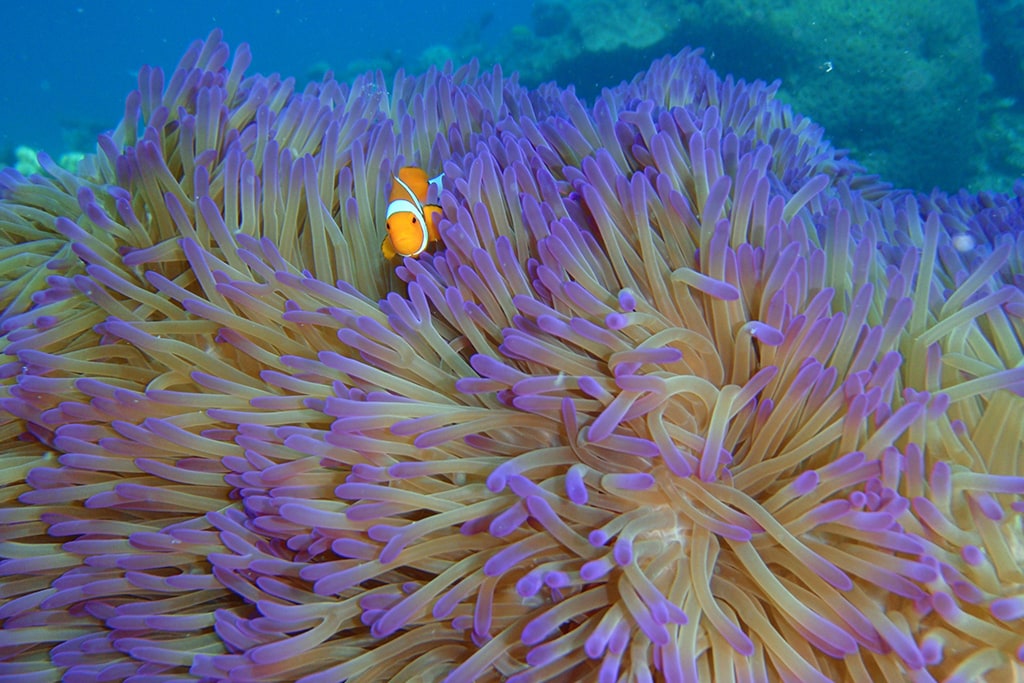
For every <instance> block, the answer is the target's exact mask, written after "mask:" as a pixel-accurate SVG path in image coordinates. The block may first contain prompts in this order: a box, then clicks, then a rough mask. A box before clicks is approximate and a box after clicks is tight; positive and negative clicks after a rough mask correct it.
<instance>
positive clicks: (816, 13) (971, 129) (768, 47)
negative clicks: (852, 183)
mask: <svg viewBox="0 0 1024 683" xmlns="http://www.w3.org/2000/svg"><path fill="white" fill-rule="evenodd" d="M510 42H511V43H512V47H510V49H508V50H505V51H503V52H505V53H506V54H503V55H502V57H503V61H504V63H505V64H507V65H508V66H511V67H513V68H516V69H521V70H522V71H523V73H524V76H525V77H526V79H527V80H528V82H540V81H542V80H547V79H552V78H553V79H556V80H558V81H559V82H563V83H574V84H577V86H578V87H581V88H582V92H583V94H585V95H593V94H596V93H597V92H598V90H599V88H600V87H601V86H604V85H610V84H611V83H615V82H617V81H618V80H619V79H623V78H628V77H630V76H631V75H632V74H633V73H635V71H637V70H639V69H641V68H643V65H645V64H646V63H647V62H648V61H650V60H651V59H652V58H653V57H655V56H658V55H661V54H664V53H666V52H672V51H675V50H677V49H678V48H679V47H680V46H682V45H687V44H690V45H701V46H704V47H706V48H708V50H709V51H711V52H713V54H714V59H715V61H714V65H715V66H716V67H717V68H719V69H722V70H726V71H729V72H732V73H739V74H743V75H745V76H748V77H759V78H766V79H774V78H781V79H782V82H783V83H784V88H785V92H786V95H787V97H789V98H791V101H792V103H793V104H794V106H795V107H796V108H797V109H799V110H800V111H802V112H803V113H804V114H806V115H808V116H811V117H813V118H814V119H815V120H816V121H818V122H820V123H821V124H822V125H824V126H825V127H826V129H827V130H828V132H829V136H830V137H831V138H832V139H833V140H834V141H835V142H836V143H837V144H840V145H843V146H846V147H849V148H851V149H852V150H854V152H855V153H856V154H857V155H858V158H859V159H860V161H861V162H862V163H864V164H865V165H866V166H868V167H869V168H871V169H872V170H874V171H876V172H879V173H881V174H883V175H885V177H887V178H888V179H890V180H892V181H894V182H896V183H897V184H899V185H901V186H903V187H910V188H917V189H921V190H928V189H930V188H932V187H933V186H939V187H942V188H943V189H946V190H952V189H956V188H958V187H962V186H964V185H966V184H967V183H968V182H969V181H970V180H971V179H972V174H973V173H974V172H975V171H976V170H977V169H976V168H975V167H974V165H973V163H972V160H973V157H974V155H975V154H976V153H977V152H978V149H979V148H978V140H977V138H976V135H975V131H976V129H977V128H978V125H979V120H978V107H979V101H978V100H979V96H980V95H982V94H983V93H984V92H986V91H987V89H988V88H989V87H990V83H989V79H987V78H986V76H985V74H984V72H983V70H982V40H981V32H980V24H979V19H978V16H977V11H976V8H975V5H974V3H973V2H969V1H968V0H959V1H957V2H951V3H945V4H943V7H942V11H935V7H934V4H933V3H929V2H926V1H924V0H915V1H913V2H905V3H887V4H877V3H875V4H870V3H867V4H866V3H857V2H845V1H841V0H798V1H797V2H768V1H763V2H755V3H751V2H749V0H706V1H704V2H693V1H687V0H653V1H649V0H643V1H642V2H641V1H635V2H628V1H627V2H608V3H593V2H585V1H584V0H570V1H568V2H563V1H562V0H541V1H540V2H538V3H536V4H535V9H534V32H533V33H532V34H530V33H527V34H525V35H524V34H523V33H522V32H520V34H518V35H517V36H515V37H514V39H513V38H510Z"/></svg>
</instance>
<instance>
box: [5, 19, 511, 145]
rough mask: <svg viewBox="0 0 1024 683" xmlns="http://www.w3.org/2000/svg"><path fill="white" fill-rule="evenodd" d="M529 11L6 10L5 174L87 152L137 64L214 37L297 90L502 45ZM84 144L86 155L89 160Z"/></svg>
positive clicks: (167, 65) (118, 105) (167, 57)
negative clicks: (42, 157)
mask: <svg viewBox="0 0 1024 683" xmlns="http://www.w3.org/2000/svg"><path fill="white" fill-rule="evenodd" d="M529 11H530V3H521V2H511V3H508V2H506V3H497V2H495V3H490V2H477V1H475V0H434V1H432V2H429V3H427V2H419V3H413V2H398V3H377V2H352V1H351V0H346V1H344V2H303V1H301V0H299V1H294V0H289V1H288V2H270V1H268V0H250V1H249V2H246V3H235V2H224V1H223V0H212V1H211V0H176V1H175V2H173V3H138V2H126V1H123V0H116V1H112V2H79V3H75V2H57V3H47V2H23V1H17V2H5V3H3V4H2V8H0V44H2V45H3V46H4V50H3V68H0V164H6V163H10V161H11V160H12V155H13V151H14V149H15V148H16V147H17V146H19V145H27V146H29V147H32V148H35V149H44V150H47V151H48V152H50V153H51V154H54V155H58V154H60V153H61V152H64V151H71V150H82V151H87V150H88V149H91V145H92V144H93V143H94V138H95V134H96V133H98V132H101V131H103V130H106V129H109V128H112V127H114V125H115V124H116V123H117V121H118V120H119V119H120V118H121V114H122V109H123V106H124V98H125V95H127V93H128V92H129V91H130V90H132V89H133V88H134V87H135V85H136V74H137V72H138V69H139V67H140V66H142V65H144V64H152V65H156V66H160V67H162V68H163V69H164V71H165V72H169V71H170V70H172V69H173V68H174V66H175V65H176V64H177V61H178V59H179V58H180V56H181V54H182V53H183V52H184V51H185V49H186V48H187V47H188V45H189V44H190V43H191V42H192V41H193V40H196V39H202V38H205V37H206V35H207V34H208V33H209V32H210V30H212V29H213V28H215V27H220V28H222V29H223V30H224V37H225V40H226V41H227V42H228V43H229V44H231V45H232V46H235V45H237V44H239V43H241V42H247V43H249V44H250V46H251V48H252V53H253V62H252V66H251V67H250V73H255V72H257V71H258V72H261V73H271V72H279V73H281V74H283V75H286V76H295V77H296V79H297V80H299V81H300V83H301V82H302V81H303V80H304V79H306V80H308V79H309V78H311V77H314V76H318V75H320V74H321V73H322V71H323V69H324V68H325V67H329V68H332V69H334V70H335V72H336V73H337V74H338V75H339V76H340V75H342V74H343V73H344V71H345V70H346V68H347V67H348V66H349V65H352V64H353V63H354V62H357V61H359V60H364V61H365V60H377V61H384V62H386V63H401V64H408V65H409V66H410V67H412V66H414V65H415V64H417V62H418V57H419V56H420V55H421V54H422V53H423V51H424V50H426V49H427V48H429V47H430V46H433V45H448V44H451V43H453V42H455V41H456V40H463V41H464V40H468V39H470V38H472V39H476V40H479V41H481V42H494V41H496V40H498V38H499V36H500V34H501V33H502V32H505V31H507V30H508V28H509V27H511V26H514V25H515V24H517V23H524V22H526V21H528V19H529ZM85 145H89V146H90V147H88V148H87V149H86V150H83V147H85Z"/></svg>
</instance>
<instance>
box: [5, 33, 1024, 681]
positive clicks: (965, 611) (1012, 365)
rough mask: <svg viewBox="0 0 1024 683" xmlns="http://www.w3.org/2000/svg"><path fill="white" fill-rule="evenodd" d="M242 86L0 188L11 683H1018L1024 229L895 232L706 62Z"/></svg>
mask: <svg viewBox="0 0 1024 683" xmlns="http://www.w3.org/2000/svg"><path fill="white" fill-rule="evenodd" d="M249 61H250V60H249V51H248V48H247V47H245V46H242V47H240V48H238V49H237V50H236V52H235V55H234V58H233V59H232V58H231V54H230V51H229V50H228V48H227V46H226V45H225V44H223V43H222V42H221V36H220V35H219V33H216V32H215V33H214V34H213V35H211V36H210V38H209V39H208V40H207V41H206V42H204V43H196V44H195V45H193V46H192V47H191V48H190V49H189V51H188V52H187V53H186V55H185V56H184V57H183V58H182V60H181V63H180V64H179V66H178V68H177V70H175V71H174V72H173V73H172V74H170V75H169V77H168V78H167V79H165V78H164V76H163V74H162V72H161V71H160V70H158V69H152V68H144V69H142V70H141V71H140V73H139V87H138V89H137V90H136V91H134V92H132V93H131V94H130V95H129V97H128V99H127V102H126V107H125V117H124V120H123V121H122V122H121V124H120V125H119V126H118V127H117V129H116V130H114V131H113V132H111V133H109V134H105V135H103V136H101V138H100V141H99V146H98V149H97V152H96V154H95V155H90V156H88V157H87V158H86V159H85V160H83V162H82V163H81V164H80V166H79V170H78V171H77V172H76V173H70V172H67V171H65V170H63V169H61V168H60V167H59V166H58V165H56V164H54V163H53V162H52V160H50V159H49V158H48V157H46V156H45V155H40V159H39V160H40V164H41V167H42V169H43V171H44V173H43V174H39V175H35V176H32V177H29V178H26V177H24V176H22V175H21V174H18V173H17V172H16V171H14V170H7V171H4V172H3V173H2V174H0V251H2V258H3V260H4V265H5V268H4V269H2V272H0V306H2V309H3V313H2V314H0V335H2V336H0V348H2V350H3V354H4V357H5V359H6V362H5V364H4V365H3V366H2V367H0V439H2V445H0V477H2V479H0V558H3V559H2V561H0V576H2V577H3V583H2V586H0V626H2V629H0V677H3V678H5V679H6V680H12V681H13V680H19V681H26V680H31V681H40V682H41V681H57V680H65V681H110V680H126V679H130V680H171V679H173V680H178V681H184V680H194V681H214V680H235V681H245V680H250V681H252V680H259V681H296V680H299V681H303V682H305V683H318V682H323V683H328V682H334V681H341V680H346V681H352V682H356V681H380V680H402V681H405V680H419V681H440V680H447V681H453V682H457V681H470V680H476V681H498V680H508V681H519V682H520V683H523V682H525V681H537V680H551V681H583V680H630V681H651V680H664V681H672V682H676V681H708V680H750V681H766V680H780V681H781V680H800V681H828V680H851V681H875V680H900V679H904V678H909V677H914V678H917V679H920V680H933V679H936V678H946V679H949V680H977V679H978V678H980V677H982V676H985V675H991V676H992V677H993V678H992V679H993V680H997V679H998V680H1008V679H1009V677H1011V676H1013V675H1014V674H1016V675H1020V674H1022V673H1024V670H1022V664H1021V661H1022V659H1024V637H1022V635H1021V620H1022V618H1024V571H1022V559H1024V548H1022V544H1021V538H1022V535H1021V534H1022V528H1021V527H1022V515H1024V477H1022V476H1021V475H1022V445H1024V422H1022V421H1021V420H1020V419H1019V415H1020V414H1021V410H1022V409H1024V398H1022V395H1021V394H1022V390H1024V294H1022V292H1021V284H1022V283H1021V279H1022V273H1024V268H1022V266H1024V264H1022V254H1024V244H1022V239H1024V238H1022V237H1021V234H1022V232H1021V227H1022V222H1024V209H1022V201H1024V185H1018V186H1017V188H1016V190H1015V192H1016V194H1013V195H988V194H984V195H978V196H970V195H967V194H961V195H954V196H948V195H945V194H942V193H940V192H936V193H933V194H932V195H930V196H927V197H925V196H921V197H915V196H913V195H911V194H908V193H905V192H893V191H891V189H890V187H889V186H888V185H886V184H884V183H881V182H879V181H878V180H877V179H876V178H874V177H872V176H869V175H866V174H865V173H864V172H863V169H862V168H861V167H859V166H858V165H857V164H855V163H853V162H852V161H850V160H849V159H847V158H846V157H845V156H844V155H843V154H842V153H840V152H837V151H836V150H835V149H833V148H832V147H831V146H830V145H829V144H828V143H827V142H825V141H823V139H822V130H821V129H820V128H818V127H817V126H815V125H814V124H813V123H812V122H811V121H810V120H808V119H806V118H803V117H802V116H799V115H796V114H794V113H793V112H792V110H791V109H790V108H789V107H788V106H786V105H784V104H782V103H780V102H778V101H777V100H776V99H775V88H774V86H768V85H765V84H764V83H760V82H755V83H751V84H747V83H743V82H736V81H734V80H733V79H731V78H724V79H721V78H719V77H718V76H716V75H715V73H714V72H713V71H711V70H710V68H709V67H708V66H707V64H705V63H704V62H703V61H702V60H701V59H700V57H699V55H698V54H697V53H694V52H689V51H684V52H682V53H680V54H678V55H676V56H675V57H671V58H665V59H662V60H659V61H657V62H655V63H654V64H652V65H651V66H650V68H649V69H648V70H647V71H646V72H645V73H644V74H642V75H640V76H638V77H637V78H636V79H634V80H633V81H632V82H631V83H629V84H623V85H622V86H621V87H619V88H616V89H613V90H608V91H606V92H605V93H604V94H602V96H601V97H599V98H598V99H597V100H596V101H595V102H594V104H593V106H590V107H587V106H584V104H583V103H582V102H581V101H580V100H579V99H578V98H577V97H576V96H575V95H574V94H573V92H572V91H571V90H560V89H558V88H556V87H553V86H550V85H549V86H544V87H542V88H539V89H537V90H533V91H531V90H528V89H526V88H524V87H522V86H520V85H519V83H518V82H517V80H516V79H515V78H514V77H513V78H506V77H504V76H503V74H502V72H501V70H500V69H498V68H495V69H493V70H489V71H485V72H483V73H481V72H480V71H479V68H478V66H477V65H476V64H469V65H467V66H464V67H461V68H459V69H458V70H452V69H450V68H446V69H443V70H438V69H431V70H430V71H428V72H427V73H426V74H425V75H424V76H421V77H417V78H411V77H406V76H404V75H401V74H400V75H399V76H397V77H396V78H395V80H394V81H393V82H392V83H386V82H385V81H384V80H383V78H382V77H380V75H379V74H378V75H374V74H368V75H365V76H363V77H360V78H357V79H356V80H355V82H354V83H353V84H352V85H347V84H339V83H337V82H335V81H333V80H330V79H325V80H323V81H321V82H319V83H315V84H311V85H309V86H308V87H306V88H305V89H304V90H303V91H302V92H296V91H295V90H294V84H293V81H292V80H291V79H282V78H280V77H279V76H269V77H264V76H246V74H245V71H246V68H247V66H248V64H249ZM406 164H415V165H419V166H422V167H424V168H425V169H429V172H430V173H434V172H436V171H438V170H443V171H444V173H445V179H446V183H447V184H446V187H445V189H444V191H443V192H442V193H441V195H440V203H441V205H442V207H443V211H444V218H443V219H442V221H441V223H440V225H439V227H440V231H441V235H442V238H443V240H444V246H445V248H444V249H442V250H440V251H439V252H437V253H436V254H434V255H426V256H424V257H423V258H421V259H418V260H416V259H406V260H405V262H404V263H403V264H402V265H401V266H399V267H398V268H397V270H392V269H391V267H389V265H388V264H386V263H384V262H383V259H381V258H380V256H379V244H380V240H381V227H380V223H381V220H380V219H381V217H382V216H383V215H384V205H385V202H386V197H387V192H386V189H387V186H388V184H389V181H390V178H391V175H392V173H393V172H394V171H395V169H397V168H400V167H401V166H403V165H406Z"/></svg>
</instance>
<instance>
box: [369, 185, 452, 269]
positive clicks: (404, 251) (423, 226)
mask: <svg viewBox="0 0 1024 683" xmlns="http://www.w3.org/2000/svg"><path fill="white" fill-rule="evenodd" d="M443 177H444V173H442V174H441V175H439V176H437V177H435V178H427V173H426V171H424V170H423V169H422V168H416V167H414V166H406V167H405V168H403V169H401V170H400V171H399V172H398V175H396V176H395V182H394V184H393V185H392V186H391V196H390V197H388V212H387V223H386V228H387V232H388V234H387V236H386V237H385V238H384V241H383V242H382V243H381V245H380V250H381V252H383V254H384V258H386V259H388V260H389V261H390V260H391V259H393V258H395V257H396V256H402V257H405V256H413V257H416V256H419V255H420V254H422V253H423V252H424V251H426V249H427V247H429V246H430V245H432V244H437V243H438V242H440V241H441V235H440V234H439V233H438V231H437V225H436V224H435V221H436V218H437V217H438V216H440V215H441V207H440V206H438V205H437V204H424V202H426V201H427V190H428V189H430V186H431V185H436V186H437V189H438V190H439V191H440V189H441V178H443Z"/></svg>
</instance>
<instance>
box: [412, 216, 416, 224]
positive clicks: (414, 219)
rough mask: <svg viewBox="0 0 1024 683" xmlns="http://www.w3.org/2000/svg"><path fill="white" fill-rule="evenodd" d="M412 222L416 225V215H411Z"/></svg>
mask: <svg viewBox="0 0 1024 683" xmlns="http://www.w3.org/2000/svg"><path fill="white" fill-rule="evenodd" d="M412 224H413V225H416V216H413V217H412Z"/></svg>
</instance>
